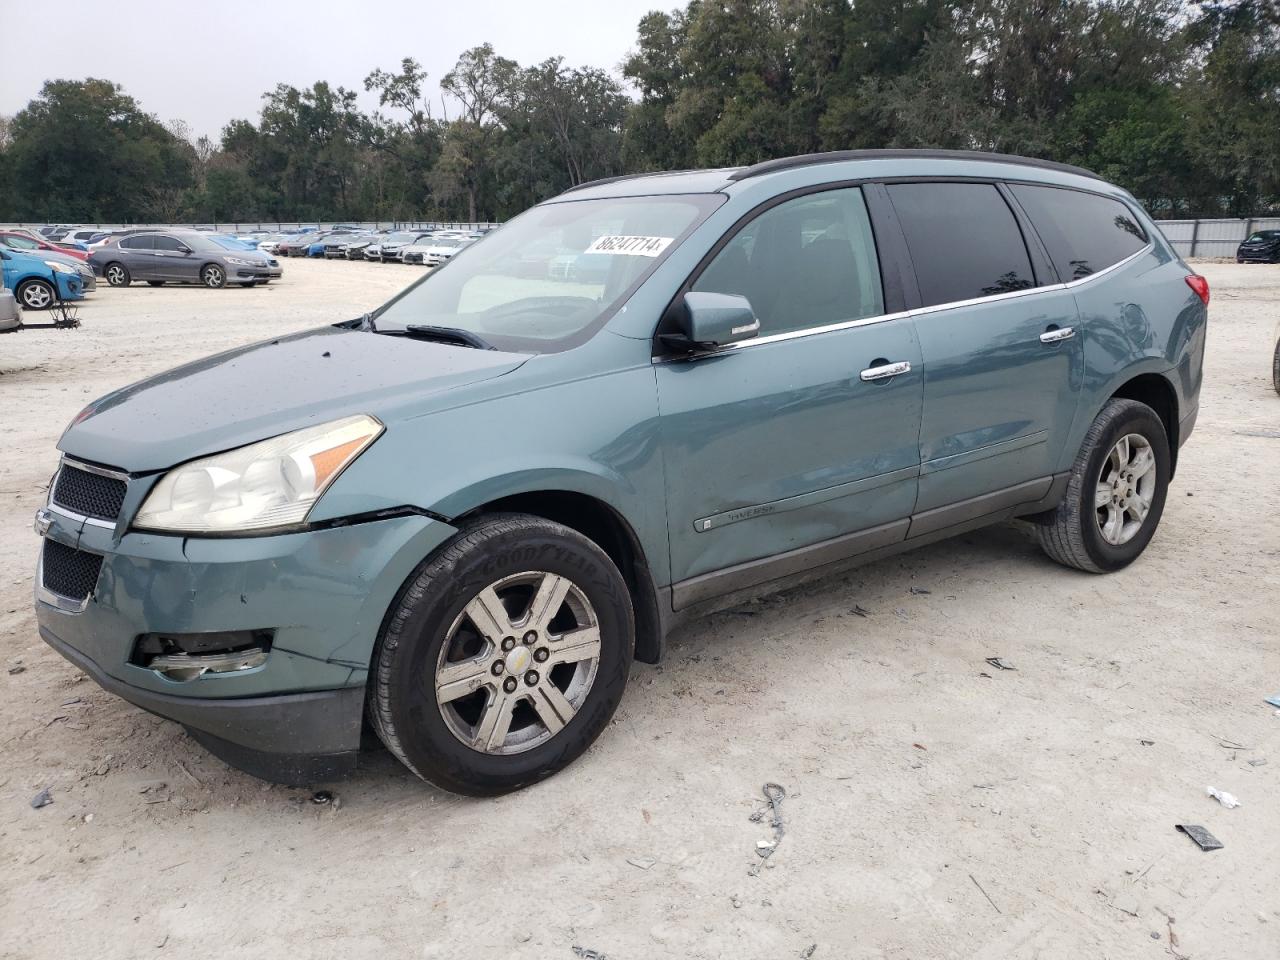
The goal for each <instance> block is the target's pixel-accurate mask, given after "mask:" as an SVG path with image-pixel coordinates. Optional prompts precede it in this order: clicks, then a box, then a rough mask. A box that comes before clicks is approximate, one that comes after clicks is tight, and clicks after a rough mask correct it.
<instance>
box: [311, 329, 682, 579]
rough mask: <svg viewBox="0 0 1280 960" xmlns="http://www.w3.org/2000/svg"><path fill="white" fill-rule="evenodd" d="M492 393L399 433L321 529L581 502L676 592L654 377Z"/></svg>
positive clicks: (528, 385)
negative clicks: (349, 521) (551, 498)
mask: <svg viewBox="0 0 1280 960" xmlns="http://www.w3.org/2000/svg"><path fill="white" fill-rule="evenodd" d="M613 339H618V338H613ZM619 342H621V343H626V341H619ZM528 366H532V364H528V365H526V367H528ZM538 379H541V380H542V382H540V383H537V382H536V381H537V380H538ZM492 384H493V386H492V388H491V389H492V390H493V391H494V392H495V393H497V392H498V391H499V390H501V391H503V392H502V393H501V395H495V396H490V397H488V398H481V399H478V400H475V401H474V402H471V403H467V404H465V405H461V406H457V407H453V408H451V409H446V410H441V411H438V412H435V413H431V414H428V415H426V416H421V417H417V418H412V419H407V420H400V421H398V422H394V423H389V424H388V425H387V432H386V434H385V435H383V436H382V437H381V438H379V440H378V441H377V442H376V443H374V444H373V446H372V447H370V448H369V449H368V450H367V451H366V452H365V453H364V455H362V456H361V457H360V458H359V459H358V460H357V461H356V462H355V463H354V464H352V465H351V466H350V467H349V468H348V469H347V470H346V471H345V472H344V473H343V474H342V476H341V477H340V478H339V479H338V480H337V481H336V482H335V483H334V485H333V487H332V488H331V489H330V491H329V492H327V493H326V494H325V496H324V498H323V499H322V500H321V501H320V503H319V504H317V505H316V509H315V510H314V511H313V512H312V515H311V517H310V519H311V520H312V521H313V522H315V521H323V520H327V519H334V518H339V517H343V516H351V515H354V514H360V513H367V512H373V511H380V510H390V509H395V508H397V507H404V506H412V507H416V508H418V509H420V510H424V511H429V512H430V513H431V514H433V515H435V516H438V517H441V518H443V519H445V520H450V521H451V520H453V519H454V518H456V517H459V516H462V515H463V514H466V513H469V512H471V511H472V510H475V509H476V508H478V507H481V506H484V505H485V504H487V503H491V502H493V501H494V500H499V499H503V498H506V497H510V496H515V495H518V494H527V493H538V492H553V491H563V492H570V493H579V494H584V495H586V496H590V497H594V498H595V499H597V500H600V501H602V502H603V503H606V504H608V505H609V506H610V507H611V508H612V509H613V510H615V511H616V512H617V513H618V514H619V515H621V516H622V517H623V519H625V520H626V521H627V523H629V524H630V525H631V527H632V529H633V530H634V531H635V533H636V536H637V538H638V539H639V540H640V546H641V548H642V549H643V550H644V553H645V559H646V561H647V562H648V563H649V565H650V570H651V572H652V574H653V576H654V579H655V580H656V581H657V582H659V583H665V582H666V577H667V573H668V567H669V559H670V558H669V557H668V554H667V547H666V544H667V534H666V508H665V499H664V484H663V465H662V454H661V447H660V444H659V442H658V440H659V434H658V404H657V394H656V386H655V380H654V374H653V368H652V366H651V365H650V364H649V363H645V364H643V365H642V366H639V365H638V366H632V367H627V368H623V369H618V370H614V371H611V372H609V373H605V374H601V375H598V376H587V377H582V378H579V379H572V380H562V381H559V382H552V383H549V384H548V383H546V382H545V378H539V377H538V375H537V373H536V372H533V373H526V372H525V368H523V367H522V368H521V369H520V370H518V371H514V372H512V373H511V374H508V375H506V376H504V377H499V378H497V379H496V380H494V381H492ZM535 384H536V385H535Z"/></svg>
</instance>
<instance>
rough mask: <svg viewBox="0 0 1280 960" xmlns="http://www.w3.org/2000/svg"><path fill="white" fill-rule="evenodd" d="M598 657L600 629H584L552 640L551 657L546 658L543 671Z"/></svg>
mask: <svg viewBox="0 0 1280 960" xmlns="http://www.w3.org/2000/svg"><path fill="white" fill-rule="evenodd" d="M599 656H600V628H599V627H584V628H583V629H581V630H574V631H573V632H572V633H566V634H565V635H564V636H562V637H558V638H555V639H552V641H551V656H549V657H547V661H546V664H545V667H544V669H546V670H550V669H551V668H552V667H554V666H555V665H556V664H558V663H578V662H579V661H581V660H594V659H596V658H597V657H599Z"/></svg>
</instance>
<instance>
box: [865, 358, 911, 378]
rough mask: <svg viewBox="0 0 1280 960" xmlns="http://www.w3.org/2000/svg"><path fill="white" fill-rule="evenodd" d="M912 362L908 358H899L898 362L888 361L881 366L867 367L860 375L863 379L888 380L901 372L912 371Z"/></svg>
mask: <svg viewBox="0 0 1280 960" xmlns="http://www.w3.org/2000/svg"><path fill="white" fill-rule="evenodd" d="M910 372H911V363H910V361H907V360H899V361H898V362H897V363H886V364H883V365H881V366H879V367H867V369H865V370H863V371H862V372H861V373H860V374H858V377H859V378H860V379H862V380H886V379H888V378H889V377H896V376H898V374H900V373H910Z"/></svg>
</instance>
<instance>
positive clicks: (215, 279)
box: [200, 263, 225, 287]
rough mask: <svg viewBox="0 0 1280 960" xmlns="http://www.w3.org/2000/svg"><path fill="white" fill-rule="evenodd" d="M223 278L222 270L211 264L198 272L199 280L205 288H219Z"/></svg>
mask: <svg viewBox="0 0 1280 960" xmlns="http://www.w3.org/2000/svg"><path fill="white" fill-rule="evenodd" d="M224 278H225V275H224V274H223V272H222V269H221V268H220V267H216V266H214V265H213V264H212V263H211V264H209V265H208V266H207V267H205V268H204V269H203V270H201V271H200V279H201V280H203V281H204V285H205V286H206V287H220V286H222V281H223V279H224Z"/></svg>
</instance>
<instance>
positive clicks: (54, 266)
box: [44, 260, 76, 273]
mask: <svg viewBox="0 0 1280 960" xmlns="http://www.w3.org/2000/svg"><path fill="white" fill-rule="evenodd" d="M44 265H45V266H46V267H48V268H49V269H50V270H52V271H53V272H54V273H75V272H76V268H75V267H72V266H68V265H67V264H65V263H62V262H61V261H58V260H46V261H45V262H44Z"/></svg>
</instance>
